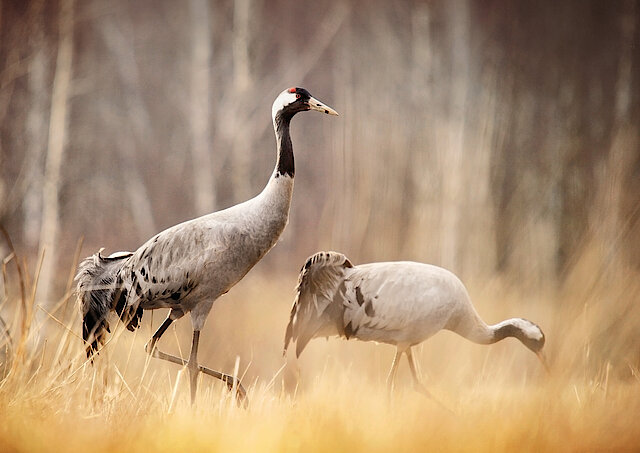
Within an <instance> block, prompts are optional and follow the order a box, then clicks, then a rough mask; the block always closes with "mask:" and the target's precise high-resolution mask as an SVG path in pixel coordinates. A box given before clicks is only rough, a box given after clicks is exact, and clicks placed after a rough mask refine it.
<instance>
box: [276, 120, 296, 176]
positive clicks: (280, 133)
mask: <svg viewBox="0 0 640 453" xmlns="http://www.w3.org/2000/svg"><path fill="white" fill-rule="evenodd" d="M291 118H292V117H291V116H289V115H286V114H283V113H282V112H281V113H279V114H278V115H276V117H275V118H274V119H273V128H274V130H275V133H276V142H277V145H278V158H277V161H276V168H275V171H274V176H275V177H278V176H288V177H290V178H293V176H294V174H295V171H296V169H295V165H294V161H293V145H292V144H291V135H290V134H289V124H290V123H291Z"/></svg>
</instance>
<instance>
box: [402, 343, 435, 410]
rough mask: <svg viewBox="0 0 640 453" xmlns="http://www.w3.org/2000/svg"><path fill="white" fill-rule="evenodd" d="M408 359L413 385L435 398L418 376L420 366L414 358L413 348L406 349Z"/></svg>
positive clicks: (419, 390)
mask: <svg viewBox="0 0 640 453" xmlns="http://www.w3.org/2000/svg"><path fill="white" fill-rule="evenodd" d="M406 354H407V359H409V368H410V369H411V375H412V376H413V387H414V388H415V389H416V390H417V391H418V392H420V393H424V394H425V395H426V396H428V397H429V398H433V396H432V395H431V393H430V392H429V390H427V388H426V387H425V386H424V385H423V384H422V382H421V381H420V378H419V377H418V366H417V364H416V361H415V359H414V358H413V353H412V352H411V348H409V349H407V350H406Z"/></svg>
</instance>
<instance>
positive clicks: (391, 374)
mask: <svg viewBox="0 0 640 453" xmlns="http://www.w3.org/2000/svg"><path fill="white" fill-rule="evenodd" d="M400 357H402V350H401V349H400V348H398V349H396V355H395V357H394V358H393V363H392V364H391V370H389V376H387V391H388V392H389V396H391V391H392V390H393V382H394V381H395V379H396V373H397V372H398V364H399V363H400Z"/></svg>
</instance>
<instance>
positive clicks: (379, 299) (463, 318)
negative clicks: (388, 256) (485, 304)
mask: <svg viewBox="0 0 640 453" xmlns="http://www.w3.org/2000/svg"><path fill="white" fill-rule="evenodd" d="M442 329H446V330H451V331H453V332H455V333H457V334H458V335H461V336H463V337H464V338H466V339H468V340H471V341H473V342H475V343H480V344H492V343H495V342H497V341H500V340H502V339H504V338H507V337H515V338H517V339H518V340H520V341H521V342H522V344H524V345H525V346H526V347H527V348H529V349H530V350H531V351H533V352H534V353H536V354H537V355H538V357H539V358H540V360H541V361H542V363H543V365H545V368H546V362H545V359H544V356H543V354H542V347H543V346H544V341H545V338H544V334H543V333H542V330H541V329H540V327H538V326H537V325H536V324H534V323H532V322H531V321H527V320H526V319H522V318H512V319H507V320H505V321H502V322H499V323H498V324H494V325H487V324H486V323H485V322H484V321H483V320H482V319H481V318H480V316H479V315H478V313H477V312H476V310H475V308H474V307H473V305H472V304H471V299H470V298H469V294H468V293H467V290H466V289H465V287H464V285H463V284H462V282H461V281H460V280H459V279H458V277H456V276H455V275H454V274H453V273H451V272H449V271H448V270H446V269H443V268H441V267H437V266H433V265H430V264H423V263H415V262H408V261H397V262H387V263H371V264H362V265H359V266H354V265H353V264H351V262H350V261H349V259H348V258H347V257H346V256H345V255H343V254H342V253H338V252H319V253H316V254H315V255H313V256H311V257H310V258H309V259H308V260H307V262H306V263H305V265H304V266H303V267H302V270H301V271H300V275H299V278H298V286H297V288H296V296H295V299H294V302H293V307H292V308H291V318H290V320H289V324H288V326H287V330H286V333H285V339H284V354H285V355H286V352H287V348H288V346H289V342H291V341H294V342H295V343H296V356H297V357H299V356H300V353H301V352H302V350H303V349H304V348H305V346H306V345H307V343H308V342H309V340H311V339H312V338H315V337H329V336H340V337H344V338H346V339H350V338H357V339H358V340H362V341H376V342H380V343H388V344H392V345H395V346H396V355H395V357H394V359H393V363H392V365H391V371H390V372H389V376H388V378H387V385H388V388H389V391H391V389H392V388H393V382H394V379H395V376H396V372H397V370H398V363H399V361H400V358H401V357H402V354H403V353H404V354H406V356H407V359H408V361H409V367H410V369H411V374H412V376H413V383H414V387H415V388H416V390H419V391H421V392H422V393H425V394H426V395H428V396H430V394H429V392H428V391H427V389H426V388H425V387H424V386H423V385H422V383H421V382H420V379H419V377H418V372H417V366H416V362H415V359H414V357H413V353H412V351H411V348H412V347H413V346H415V345H417V344H419V343H421V342H423V341H424V340H426V339H427V338H429V337H431V336H432V335H434V334H435V333H437V332H438V331H440V330H442Z"/></svg>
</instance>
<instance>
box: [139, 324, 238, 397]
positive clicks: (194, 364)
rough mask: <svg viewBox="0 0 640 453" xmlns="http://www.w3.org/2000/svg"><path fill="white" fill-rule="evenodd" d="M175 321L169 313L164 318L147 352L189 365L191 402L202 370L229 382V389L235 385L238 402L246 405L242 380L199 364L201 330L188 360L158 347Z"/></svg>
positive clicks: (155, 356) (196, 331) (195, 331)
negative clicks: (158, 343) (162, 337)
mask: <svg viewBox="0 0 640 453" xmlns="http://www.w3.org/2000/svg"><path fill="white" fill-rule="evenodd" d="M173 321H174V319H172V317H171V314H169V316H168V317H167V319H165V320H164V322H163V323H162V325H161V326H160V327H158V330H156V332H155V333H154V334H153V336H152V337H151V340H149V342H148V343H147V344H146V346H145V351H146V352H147V354H149V355H150V356H151V357H154V358H156V359H162V360H166V361H167V362H171V363H175V364H177V365H181V366H185V365H186V366H187V368H188V369H189V377H190V384H191V385H190V388H191V404H193V403H194V402H195V394H196V390H197V385H198V383H197V379H198V372H202V373H204V374H207V375H209V376H212V377H214V378H216V379H220V380H221V381H222V382H224V383H225V384H227V387H228V388H229V390H233V388H234V387H235V389H236V398H237V401H238V403H240V402H242V403H244V404H245V406H246V404H247V402H248V400H247V392H246V390H245V389H244V387H243V386H242V384H241V383H240V380H239V379H238V378H236V377H234V376H231V375H229V374H225V373H221V372H220V371H216V370H212V369H210V368H207V367H203V366H200V365H198V361H197V355H198V343H199V340H200V331H199V330H194V331H193V343H192V345H191V354H190V357H189V360H188V361H187V360H185V359H183V358H181V357H177V356H174V355H171V354H167V353H166V352H162V351H160V350H159V349H158V348H157V347H156V343H157V342H158V340H159V339H160V337H161V336H162V335H163V334H164V332H165V331H166V330H167V329H168V328H169V326H170V325H171V324H172V323H173Z"/></svg>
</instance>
